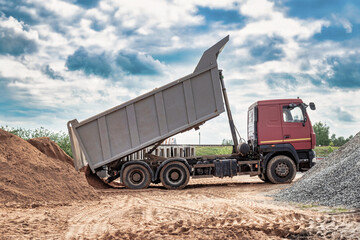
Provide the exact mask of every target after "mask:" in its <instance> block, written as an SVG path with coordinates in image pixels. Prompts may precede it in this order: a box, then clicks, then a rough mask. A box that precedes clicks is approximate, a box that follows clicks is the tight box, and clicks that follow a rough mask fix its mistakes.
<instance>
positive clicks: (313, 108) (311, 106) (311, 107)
mask: <svg viewBox="0 0 360 240" xmlns="http://www.w3.org/2000/svg"><path fill="white" fill-rule="evenodd" d="M309 106H310V109H311V110H316V107H315V103H313V102H311V103H309Z"/></svg>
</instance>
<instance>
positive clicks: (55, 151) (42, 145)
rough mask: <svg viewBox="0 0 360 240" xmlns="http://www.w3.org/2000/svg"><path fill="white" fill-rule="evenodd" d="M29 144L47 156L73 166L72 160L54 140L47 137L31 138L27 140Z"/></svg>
mask: <svg viewBox="0 0 360 240" xmlns="http://www.w3.org/2000/svg"><path fill="white" fill-rule="evenodd" d="M27 141H28V142H29V143H30V144H31V145H33V146H34V147H36V148H37V149H38V150H39V151H40V152H42V153H43V154H45V155H46V156H48V157H51V158H55V159H58V160H60V161H63V162H66V163H69V164H70V165H71V166H74V161H73V160H72V158H71V157H70V156H69V155H67V154H66V153H65V152H64V151H63V150H62V149H61V148H60V147H59V145H57V144H56V143H55V142H53V141H51V140H50V138H48V137H40V138H32V139H29V140H27Z"/></svg>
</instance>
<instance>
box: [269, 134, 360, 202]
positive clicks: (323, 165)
mask: <svg viewBox="0 0 360 240" xmlns="http://www.w3.org/2000/svg"><path fill="white" fill-rule="evenodd" d="M274 197H275V199H276V200H281V201H294V202H302V203H316V204H320V205H325V206H347V207H352V208H360V132H359V133H357V134H356V135H355V137H354V138H352V139H351V140H350V141H349V142H347V143H346V144H345V145H344V146H342V147H341V148H339V149H338V150H337V151H334V152H333V153H332V154H330V155H329V156H328V157H327V158H326V159H324V160H322V161H321V162H320V163H318V164H316V165H315V166H314V167H313V168H311V169H310V170H309V171H308V172H307V173H306V174H305V175H304V176H303V177H302V178H301V179H299V180H298V181H297V182H295V183H294V184H293V185H292V186H291V187H289V188H286V189H284V190H283V191H281V192H280V193H278V194H277V195H276V196H274Z"/></svg>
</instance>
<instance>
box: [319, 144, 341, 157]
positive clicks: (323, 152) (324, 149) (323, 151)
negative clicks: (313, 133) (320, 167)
mask: <svg viewBox="0 0 360 240" xmlns="http://www.w3.org/2000/svg"><path fill="white" fill-rule="evenodd" d="M338 148H339V147H332V146H321V147H315V152H316V156H317V157H327V156H329V154H330V153H332V152H333V151H335V150H337V149H338Z"/></svg>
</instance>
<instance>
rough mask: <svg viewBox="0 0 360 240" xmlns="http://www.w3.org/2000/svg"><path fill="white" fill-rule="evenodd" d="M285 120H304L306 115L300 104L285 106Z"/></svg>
mask: <svg viewBox="0 0 360 240" xmlns="http://www.w3.org/2000/svg"><path fill="white" fill-rule="evenodd" d="M283 117H284V122H303V121H304V115H303V112H302V110H301V108H300V106H297V107H294V108H289V107H288V106H284V107H283Z"/></svg>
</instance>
